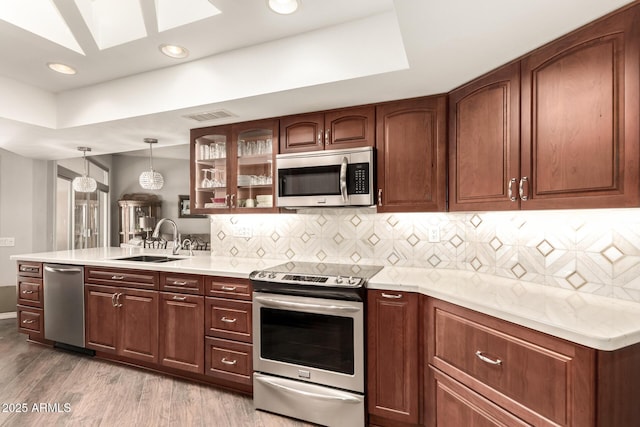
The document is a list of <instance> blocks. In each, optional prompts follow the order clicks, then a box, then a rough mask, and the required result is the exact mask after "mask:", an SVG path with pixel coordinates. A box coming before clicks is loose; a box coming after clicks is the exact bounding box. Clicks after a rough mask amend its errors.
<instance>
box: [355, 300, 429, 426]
mask: <svg viewBox="0 0 640 427" xmlns="http://www.w3.org/2000/svg"><path fill="white" fill-rule="evenodd" d="M418 301H419V300H418V294H415V293H407V292H395V291H377V290H370V291H368V293H367V366H368V368H367V398H368V412H369V417H370V423H371V424H373V425H381V426H382V425H388V423H389V422H390V421H391V422H401V423H405V424H402V425H416V424H418V423H419V422H420V421H421V417H420V401H421V396H422V393H421V387H422V381H421V380H420V378H421V377H420V374H419V373H420V363H419V355H420V351H419V334H418V331H419V316H418V313H419V310H418ZM394 425H396V424H394Z"/></svg>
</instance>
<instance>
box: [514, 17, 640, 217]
mask: <svg viewBox="0 0 640 427" xmlns="http://www.w3.org/2000/svg"><path fill="white" fill-rule="evenodd" d="M638 75H640V7H638V6H635V7H632V8H629V9H625V10H623V11H621V12H618V13H616V14H614V15H611V16H609V17H607V18H604V19H601V20H598V21H596V22H594V23H592V24H589V25H588V26H586V27H584V28H582V29H580V30H578V31H575V32H573V33H571V34H569V35H567V36H565V37H563V38H561V39H559V40H557V41H554V42H552V43H550V44H548V45H546V46H544V47H542V48H540V49H538V50H536V51H534V52H533V53H531V54H530V55H527V56H525V57H524V58H523V59H522V95H521V100H522V119H521V138H522V145H521V146H522V154H521V157H522V160H521V169H522V170H521V174H522V180H524V181H525V185H524V187H525V188H524V192H523V195H522V196H521V199H522V200H523V203H522V208H523V209H542V208H600V207H623V206H637V205H638V202H639V197H640V194H639V191H640V184H639V175H638V167H639V162H640V154H639V153H640V148H639V144H640V140H639V138H640V135H639V133H640V128H639V126H638V115H639V114H640V87H639V86H640V85H639V82H638ZM525 200H526V202H524V201H525Z"/></svg>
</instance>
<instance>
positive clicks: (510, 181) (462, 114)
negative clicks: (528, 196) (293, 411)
mask: <svg viewBox="0 0 640 427" xmlns="http://www.w3.org/2000/svg"><path fill="white" fill-rule="evenodd" d="M520 177H521V174H520V62H519V61H518V62H514V63H511V64H508V65H505V66H503V67H501V68H499V69H498V70H496V71H493V72H491V73H489V74H487V75H485V76H483V77H481V78H479V79H477V80H474V81H473V82H471V83H469V84H467V85H465V86H463V87H462V88H459V89H456V90H454V91H452V92H451V93H450V94H449V210H451V211H469V210H508V209H518V208H519V207H520V199H519V197H518V183H519V180H520Z"/></svg>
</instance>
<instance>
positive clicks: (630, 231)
mask: <svg viewBox="0 0 640 427" xmlns="http://www.w3.org/2000/svg"><path fill="white" fill-rule="evenodd" d="M247 232H249V234H250V236H251V237H238V236H239V235H245V236H246V235H247ZM430 238H431V239H430ZM430 240H431V241H430ZM434 240H435V242H434ZM211 250H212V254H213V255H222V256H234V257H247V258H272V259H282V260H300V261H323V262H332V263H333V262H337V263H363V264H379V265H385V266H406V267H426V268H447V269H460V270H475V271H478V272H484V273H490V274H495V275H498V276H503V277H509V278H518V279H522V280H526V281H529V282H533V283H537V284H540V285H546V286H557V287H561V288H566V289H573V290H577V291H580V292H588V293H593V294H598V295H604V296H609V297H613V298H620V299H625V300H633V301H637V302H640V209H608V210H576V211H535V212H533V211H515V212H473V213H395V214H378V213H376V212H375V209H372V208H361V209H307V210H301V211H298V213H291V214H273V215H269V214H266V215H265V214H260V215H258V214H256V215H214V216H211Z"/></svg>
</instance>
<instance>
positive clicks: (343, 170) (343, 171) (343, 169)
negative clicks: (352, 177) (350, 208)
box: [340, 157, 349, 203]
mask: <svg viewBox="0 0 640 427" xmlns="http://www.w3.org/2000/svg"><path fill="white" fill-rule="evenodd" d="M348 164H349V159H347V158H346V157H343V158H342V165H341V166H340V194H342V200H343V201H344V202H345V203H347V202H348V201H349V196H348V195H347V165H348Z"/></svg>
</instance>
